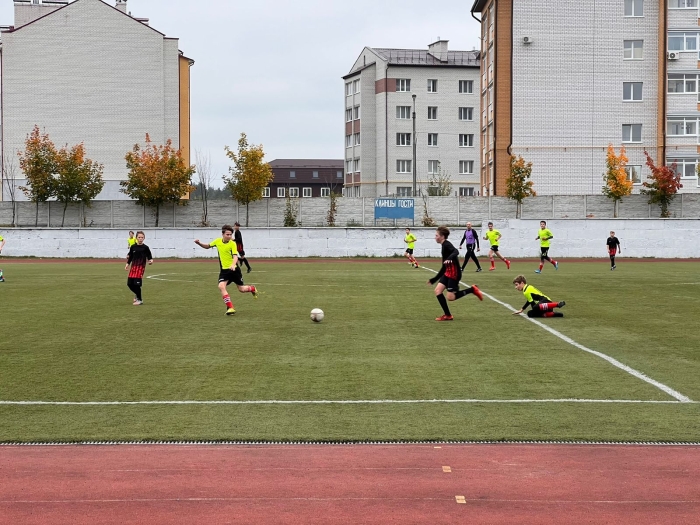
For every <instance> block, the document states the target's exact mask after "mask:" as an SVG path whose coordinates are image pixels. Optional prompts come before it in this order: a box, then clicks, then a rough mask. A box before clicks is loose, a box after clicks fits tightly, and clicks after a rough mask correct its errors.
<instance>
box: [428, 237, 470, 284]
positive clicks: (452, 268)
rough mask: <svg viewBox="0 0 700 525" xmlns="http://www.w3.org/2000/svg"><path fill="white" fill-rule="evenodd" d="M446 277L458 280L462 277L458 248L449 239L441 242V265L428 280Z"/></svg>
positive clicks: (433, 281) (435, 280)
mask: <svg viewBox="0 0 700 525" xmlns="http://www.w3.org/2000/svg"><path fill="white" fill-rule="evenodd" d="M443 275H444V276H445V277H447V278H448V279H454V280H456V281H459V280H460V279H461V278H462V268H461V267H460V264H459V250H458V249H457V248H455V247H454V244H452V243H451V242H450V241H447V240H446V241H444V242H443V243H442V267H441V268H440V271H439V272H438V273H437V275H436V276H435V277H433V278H432V279H430V282H432V283H436V282H437V281H438V280H439V279H440V277H442V276H443Z"/></svg>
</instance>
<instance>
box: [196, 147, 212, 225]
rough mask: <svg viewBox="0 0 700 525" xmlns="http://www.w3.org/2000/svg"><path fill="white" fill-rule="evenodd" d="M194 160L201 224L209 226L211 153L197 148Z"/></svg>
mask: <svg viewBox="0 0 700 525" xmlns="http://www.w3.org/2000/svg"><path fill="white" fill-rule="evenodd" d="M194 162H195V165H196V166H197V180H196V182H197V191H198V197H199V198H201V199H202V222H201V224H200V225H201V226H205V227H206V226H209V188H211V184H212V182H213V175H212V172H211V155H210V154H209V153H207V154H206V155H205V154H204V153H202V151H201V150H199V149H197V150H195V153H194Z"/></svg>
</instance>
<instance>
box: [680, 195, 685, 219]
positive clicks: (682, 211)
mask: <svg viewBox="0 0 700 525" xmlns="http://www.w3.org/2000/svg"><path fill="white" fill-rule="evenodd" d="M683 195H684V193H681V216H680V218H681V219H682V218H683Z"/></svg>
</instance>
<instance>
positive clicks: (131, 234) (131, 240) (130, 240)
mask: <svg viewBox="0 0 700 525" xmlns="http://www.w3.org/2000/svg"><path fill="white" fill-rule="evenodd" d="M126 242H127V243H129V246H128V248H129V249H131V247H132V246H133V245H134V244H136V242H137V241H136V237H134V232H132V231H130V232H129V238H128V239H127V240H126Z"/></svg>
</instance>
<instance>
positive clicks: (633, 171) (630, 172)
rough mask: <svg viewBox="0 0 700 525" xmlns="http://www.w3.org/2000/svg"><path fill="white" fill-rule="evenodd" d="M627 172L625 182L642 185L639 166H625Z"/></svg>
mask: <svg viewBox="0 0 700 525" xmlns="http://www.w3.org/2000/svg"><path fill="white" fill-rule="evenodd" d="M625 171H626V172H627V180H631V181H632V182H633V183H635V184H641V183H642V167H641V166H625Z"/></svg>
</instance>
